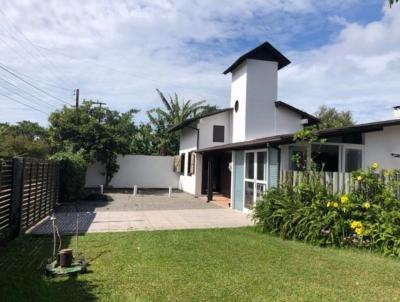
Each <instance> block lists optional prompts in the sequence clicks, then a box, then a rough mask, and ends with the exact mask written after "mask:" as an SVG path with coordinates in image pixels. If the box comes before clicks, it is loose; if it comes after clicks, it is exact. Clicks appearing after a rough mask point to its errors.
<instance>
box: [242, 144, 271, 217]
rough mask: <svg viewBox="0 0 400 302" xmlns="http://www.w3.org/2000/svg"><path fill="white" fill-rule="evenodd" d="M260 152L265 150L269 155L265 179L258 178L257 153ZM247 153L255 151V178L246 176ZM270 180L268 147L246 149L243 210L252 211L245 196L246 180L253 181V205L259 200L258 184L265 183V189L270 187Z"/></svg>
mask: <svg viewBox="0 0 400 302" xmlns="http://www.w3.org/2000/svg"><path fill="white" fill-rule="evenodd" d="M258 152H265V153H266V156H267V158H266V159H267V160H266V167H265V180H258V179H257V161H258V160H257V153H258ZM247 153H254V178H253V179H251V178H246V170H247V161H246V155H247ZM268 180H269V151H268V148H265V149H254V150H246V151H244V164H243V210H244V211H245V212H246V211H250V209H247V208H246V207H245V204H246V202H245V196H246V182H252V183H253V192H254V196H253V206H254V205H255V204H256V201H257V184H263V185H265V189H268Z"/></svg>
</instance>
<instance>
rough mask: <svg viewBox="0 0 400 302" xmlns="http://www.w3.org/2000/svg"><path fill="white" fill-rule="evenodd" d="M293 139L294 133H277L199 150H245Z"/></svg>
mask: <svg viewBox="0 0 400 302" xmlns="http://www.w3.org/2000/svg"><path fill="white" fill-rule="evenodd" d="M292 139H293V134H284V135H275V136H269V137H263V138H258V139H254V140H250V141H245V142H238V143H231V144H225V145H220V146H215V147H209V148H204V149H199V150H197V152H200V153H201V152H212V151H223V150H243V149H249V148H254V149H257V148H261V147H265V146H266V145H267V144H281V143H282V142H288V143H289V142H291V141H292Z"/></svg>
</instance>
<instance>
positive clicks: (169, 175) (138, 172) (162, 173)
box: [85, 155, 179, 189]
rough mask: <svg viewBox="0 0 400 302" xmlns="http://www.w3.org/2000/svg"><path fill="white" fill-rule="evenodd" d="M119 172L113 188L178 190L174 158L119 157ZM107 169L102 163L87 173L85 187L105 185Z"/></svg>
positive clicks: (177, 176) (112, 184)
mask: <svg viewBox="0 0 400 302" xmlns="http://www.w3.org/2000/svg"><path fill="white" fill-rule="evenodd" d="M118 164H119V171H118V172H117V173H116V174H115V175H114V177H113V179H112V180H111V182H110V186H111V187H113V188H133V186H134V185H137V186H138V187H139V188H157V189H158V188H168V187H170V186H171V187H172V188H174V189H177V188H178V184H179V174H178V173H175V172H174V157H173V156H149V155H126V156H118ZM104 171H105V169H104V166H102V165H101V164H100V163H95V164H93V165H91V166H90V167H89V168H88V170H87V171H86V184H85V187H88V188H90V187H98V186H100V185H101V184H104V183H105V173H104Z"/></svg>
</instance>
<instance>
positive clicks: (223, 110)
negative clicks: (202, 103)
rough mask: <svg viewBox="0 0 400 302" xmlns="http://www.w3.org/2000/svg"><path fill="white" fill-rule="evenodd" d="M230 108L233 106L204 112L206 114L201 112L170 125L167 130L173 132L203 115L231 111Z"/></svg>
mask: <svg viewBox="0 0 400 302" xmlns="http://www.w3.org/2000/svg"><path fill="white" fill-rule="evenodd" d="M231 110H233V108H225V109H218V110H216V111H213V112H210V113H206V114H202V115H199V116H196V117H192V118H189V119H187V120H185V121H183V122H181V123H179V124H177V125H174V126H172V127H171V128H169V129H168V132H174V131H176V130H179V129H182V128H184V127H186V126H188V125H189V124H191V123H193V122H194V121H197V120H199V119H201V118H204V117H207V116H212V115H215V114H219V113H223V112H226V111H231Z"/></svg>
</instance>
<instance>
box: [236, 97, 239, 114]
mask: <svg viewBox="0 0 400 302" xmlns="http://www.w3.org/2000/svg"><path fill="white" fill-rule="evenodd" d="M238 110H239V101H238V100H236V102H235V112H238Z"/></svg>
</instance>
